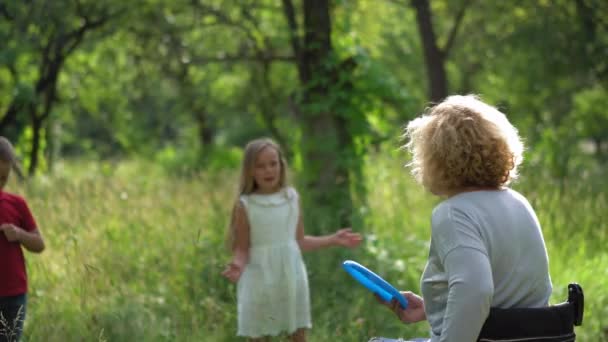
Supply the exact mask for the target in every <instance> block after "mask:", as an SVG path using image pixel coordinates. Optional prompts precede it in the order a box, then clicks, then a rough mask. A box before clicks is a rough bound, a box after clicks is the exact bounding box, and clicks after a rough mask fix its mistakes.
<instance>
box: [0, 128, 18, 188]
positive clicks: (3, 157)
mask: <svg viewBox="0 0 608 342" xmlns="http://www.w3.org/2000/svg"><path fill="white" fill-rule="evenodd" d="M0 161H3V162H5V163H8V164H9V165H10V166H11V167H12V168H13V169H14V170H15V173H17V176H19V178H23V172H22V171H21V167H20V166H19V160H18V159H17V155H16V154H15V149H14V148H13V144H11V142H10V141H9V140H8V139H7V138H5V137H3V136H0Z"/></svg>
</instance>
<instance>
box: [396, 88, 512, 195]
mask: <svg viewBox="0 0 608 342" xmlns="http://www.w3.org/2000/svg"><path fill="white" fill-rule="evenodd" d="M404 138H406V139H408V140H409V141H408V142H407V143H406V145H405V146H404V147H405V148H406V149H408V150H409V151H410V152H411V153H412V161H411V163H409V164H408V166H409V167H411V171H412V174H413V175H414V177H415V178H416V180H417V181H418V182H419V183H421V184H422V185H423V186H424V187H425V188H426V189H428V190H429V191H431V192H432V193H434V194H437V195H446V194H447V193H449V192H450V191H453V190H458V189H461V188H465V187H491V188H494V187H496V188H498V187H501V186H503V185H506V184H508V183H509V182H510V181H511V180H513V179H515V178H516V177H517V167H518V166H519V164H520V163H521V162H522V153H523V149H524V147H523V143H522V141H521V139H520V137H519V134H518V132H517V129H516V128H515V127H514V126H513V125H512V124H511V123H510V122H509V120H508V119H507V118H506V116H505V115H504V114H503V113H501V112H500V111H499V110H497V109H496V108H494V107H492V106H490V105H488V104H486V103H484V102H482V101H481V100H480V98H479V97H477V96H475V95H466V96H460V95H456V96H450V97H448V98H446V99H445V100H444V101H443V102H441V103H439V104H438V105H436V106H434V107H431V108H429V109H428V110H427V111H426V112H425V113H424V114H423V115H421V116H420V117H418V118H416V119H414V120H413V121H411V122H410V123H409V124H408V125H407V128H406V129H405V134H404Z"/></svg>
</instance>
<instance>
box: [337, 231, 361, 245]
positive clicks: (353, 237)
mask: <svg viewBox="0 0 608 342" xmlns="http://www.w3.org/2000/svg"><path fill="white" fill-rule="evenodd" d="M332 240H333V241H334V243H335V244H336V245H338V246H343V247H348V248H353V247H357V246H359V244H361V241H363V237H361V234H359V233H353V231H352V229H350V228H343V229H340V230H338V231H337V232H335V233H334V235H333V236H332Z"/></svg>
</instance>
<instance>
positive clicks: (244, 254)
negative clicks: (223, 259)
mask: <svg viewBox="0 0 608 342" xmlns="http://www.w3.org/2000/svg"><path fill="white" fill-rule="evenodd" d="M233 215H234V218H233V225H234V226H233V227H232V228H231V229H234V245H233V249H232V261H231V262H230V263H229V264H228V266H227V267H226V269H225V270H224V272H222V275H223V276H225V277H226V278H228V279H229V280H230V281H232V282H237V281H238V280H239V278H240V277H241V273H243V270H244V269H245V265H247V263H248V262H249V221H248V220H247V212H246V211H245V207H244V206H243V203H241V202H238V204H237V205H236V206H235V208H234V213H233Z"/></svg>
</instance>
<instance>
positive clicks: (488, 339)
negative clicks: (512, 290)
mask: <svg viewBox="0 0 608 342" xmlns="http://www.w3.org/2000/svg"><path fill="white" fill-rule="evenodd" d="M584 306H585V297H584V295H583V289H582V288H581V286H580V285H578V284H576V283H573V284H569V285H568V300H567V301H566V302H564V303H560V304H556V305H551V306H548V307H544V308H513V309H499V308H491V309H490V314H489V315H488V318H487V319H486V321H485V323H484V325H483V327H482V329H481V332H480V334H479V338H478V339H477V341H478V342H499V341H504V342H506V341H509V342H517V341H526V342H532V341H538V342H541V341H542V342H570V341H575V340H576V334H575V333H574V326H580V325H582V324H583V311H584Z"/></svg>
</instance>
